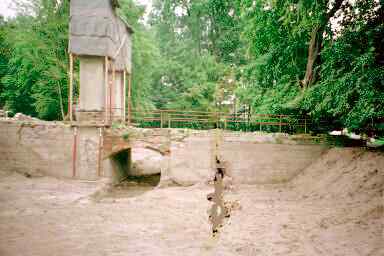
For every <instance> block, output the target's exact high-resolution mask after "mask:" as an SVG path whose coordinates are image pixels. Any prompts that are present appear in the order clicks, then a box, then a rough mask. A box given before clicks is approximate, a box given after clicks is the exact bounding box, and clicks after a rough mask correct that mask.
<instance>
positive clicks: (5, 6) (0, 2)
mask: <svg viewBox="0 0 384 256" xmlns="http://www.w3.org/2000/svg"><path fill="white" fill-rule="evenodd" d="M11 2H12V0H0V14H1V15H3V16H4V17H12V16H14V15H15V12H14V11H13V10H12V9H10V8H9V5H10V3H11Z"/></svg>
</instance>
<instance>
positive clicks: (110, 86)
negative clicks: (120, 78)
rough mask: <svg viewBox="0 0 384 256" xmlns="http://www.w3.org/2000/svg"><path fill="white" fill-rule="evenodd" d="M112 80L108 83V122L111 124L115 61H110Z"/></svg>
mask: <svg viewBox="0 0 384 256" xmlns="http://www.w3.org/2000/svg"><path fill="white" fill-rule="evenodd" d="M111 63H112V82H111V83H110V84H109V123H110V124H112V121H113V115H114V113H113V111H112V106H113V102H112V101H113V89H114V87H115V86H116V68H115V62H114V61H112V62H111Z"/></svg>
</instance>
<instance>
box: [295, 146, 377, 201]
mask: <svg viewBox="0 0 384 256" xmlns="http://www.w3.org/2000/svg"><path fill="white" fill-rule="evenodd" d="M290 186H291V187H292V188H293V189H294V190H295V191H296V192H297V193H298V194H299V195H302V196H303V197H305V198H307V197H312V198H324V199H330V198H351V199H354V198H355V199H357V200H363V199H367V200H368V199H372V198H375V197H382V196H383V188H384V154H382V153H378V152H371V151H367V150H364V149H356V148H333V149H330V150H328V151H327V152H325V153H323V154H322V156H321V157H320V158H319V159H318V160H316V161H314V162H313V164H311V165H310V166H309V167H308V168H306V169H305V170H304V171H303V172H302V173H301V174H299V175H298V176H297V177H296V178H295V179H294V180H293V181H292V182H291V184H290Z"/></svg>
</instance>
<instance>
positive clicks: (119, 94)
mask: <svg viewBox="0 0 384 256" xmlns="http://www.w3.org/2000/svg"><path fill="white" fill-rule="evenodd" d="M123 86H124V72H122V71H116V75H115V84H114V85H113V91H112V93H113V96H112V106H113V116H114V120H122V118H123V114H124V111H123V108H124V102H123V101H124V87H123Z"/></svg>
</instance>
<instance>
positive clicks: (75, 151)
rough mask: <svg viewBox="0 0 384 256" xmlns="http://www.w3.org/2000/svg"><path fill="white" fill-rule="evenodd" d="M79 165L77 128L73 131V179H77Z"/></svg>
mask: <svg viewBox="0 0 384 256" xmlns="http://www.w3.org/2000/svg"><path fill="white" fill-rule="evenodd" d="M76 164H77V127H75V128H74V130H73V148H72V177H73V178H75V177H76Z"/></svg>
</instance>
